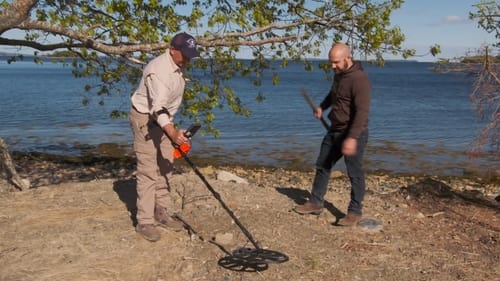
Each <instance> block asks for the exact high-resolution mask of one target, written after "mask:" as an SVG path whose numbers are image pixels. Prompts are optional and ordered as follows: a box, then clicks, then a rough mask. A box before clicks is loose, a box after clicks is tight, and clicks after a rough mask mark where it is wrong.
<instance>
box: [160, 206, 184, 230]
mask: <svg viewBox="0 0 500 281" xmlns="http://www.w3.org/2000/svg"><path fill="white" fill-rule="evenodd" d="M155 220H156V222H157V223H158V225H159V226H161V227H165V228H168V229H171V230H173V231H181V230H182V229H183V228H184V224H183V223H182V222H181V221H179V220H178V219H176V218H175V217H172V216H171V215H170V214H169V213H168V212H167V208H163V207H156V208H155Z"/></svg>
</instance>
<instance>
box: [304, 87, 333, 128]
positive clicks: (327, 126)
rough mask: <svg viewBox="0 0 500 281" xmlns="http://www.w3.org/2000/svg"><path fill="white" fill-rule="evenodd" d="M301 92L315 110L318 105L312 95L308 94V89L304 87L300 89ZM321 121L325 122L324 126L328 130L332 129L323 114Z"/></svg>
mask: <svg viewBox="0 0 500 281" xmlns="http://www.w3.org/2000/svg"><path fill="white" fill-rule="evenodd" d="M300 93H301V94H302V96H303V97H304V99H306V102H307V103H308V104H309V106H310V107H311V108H312V110H313V111H315V110H316V108H317V106H316V105H315V104H314V102H313V100H312V99H311V97H310V96H309V95H308V94H307V91H306V90H305V89H304V88H302V89H301V90H300ZM319 121H321V124H323V127H325V129H326V130H327V131H328V130H330V126H329V125H328V123H326V120H325V118H323V116H321V117H320V118H319Z"/></svg>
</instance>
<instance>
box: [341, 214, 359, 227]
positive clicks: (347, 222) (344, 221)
mask: <svg viewBox="0 0 500 281" xmlns="http://www.w3.org/2000/svg"><path fill="white" fill-rule="evenodd" d="M360 220H361V215H360V214H355V213H349V212H348V213H347V216H345V217H343V218H341V219H340V220H339V221H338V222H337V225H339V226H353V225H355V224H357V223H358V222H359V221H360Z"/></svg>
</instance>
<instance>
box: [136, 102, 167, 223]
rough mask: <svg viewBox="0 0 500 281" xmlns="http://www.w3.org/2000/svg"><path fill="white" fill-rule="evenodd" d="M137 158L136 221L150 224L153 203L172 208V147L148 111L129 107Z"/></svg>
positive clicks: (152, 216) (153, 207)
mask: <svg viewBox="0 0 500 281" xmlns="http://www.w3.org/2000/svg"><path fill="white" fill-rule="evenodd" d="M129 121H130V126H131V128H132V132H133V134H134V153H135V155H136V157H137V175H136V178H137V216H136V218H137V222H138V223H139V224H153V223H154V222H155V220H154V209H155V206H159V207H164V208H167V209H169V208H170V207H172V201H171V198H170V186H169V184H168V176H169V175H170V174H171V172H172V171H173V154H172V153H173V149H174V148H173V147H172V144H171V142H170V140H169V139H168V137H167V136H166V135H165V134H164V133H163V130H162V129H161V128H160V126H158V125H157V124H156V122H152V121H150V118H149V115H148V114H143V113H139V112H138V111H136V110H135V109H134V108H132V109H131V110H130V115H129Z"/></svg>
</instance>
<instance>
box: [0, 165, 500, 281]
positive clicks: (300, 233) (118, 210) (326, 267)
mask: <svg viewBox="0 0 500 281" xmlns="http://www.w3.org/2000/svg"><path fill="white" fill-rule="evenodd" d="M203 171H204V173H205V174H206V175H207V179H208V180H209V182H210V183H211V184H212V185H213V187H214V188H215V189H216V190H217V191H218V192H219V193H220V194H221V196H222V199H223V200H224V202H225V203H226V204H227V205H228V206H229V208H230V209H231V210H233V212H234V213H235V215H236V216H237V217H238V218H239V220H240V221H241V223H242V224H243V225H244V226H245V227H246V228H247V229H248V231H249V232H250V233H251V234H252V236H253V237H254V238H255V239H257V240H258V241H259V243H261V245H262V247H268V248H269V249H271V250H275V251H279V252H282V253H285V254H287V255H288V256H289V258H290V260H289V261H288V262H285V263H282V264H271V265H269V268H268V269H267V270H263V271H260V272H250V273H249V272H238V271H231V270H228V269H225V268H223V267H221V266H219V265H218V264H217V262H218V261H219V259H221V258H223V257H224V256H225V253H224V252H223V251H222V249H221V248H219V247H218V246H216V244H214V243H211V242H210V241H211V240H212V239H213V237H217V236H218V235H224V234H232V237H233V238H232V239H230V240H229V241H225V244H224V245H221V246H222V247H223V248H224V249H226V250H233V249H235V248H238V247H242V246H252V245H251V244H250V243H249V242H248V239H247V238H246V237H245V235H244V234H243V233H242V231H241V229H240V228H238V227H237V225H235V224H234V222H233V221H232V220H231V219H230V217H229V216H228V214H227V212H226V211H225V210H224V209H223V208H221V206H220V204H219V203H218V201H217V200H215V198H214V197H213V196H212V195H211V194H210V192H209V191H208V189H206V187H205V186H204V185H203V183H202V182H201V181H200V179H199V178H198V177H197V176H196V175H195V174H194V173H193V172H186V173H183V174H180V175H176V176H174V177H173V178H172V180H171V182H172V186H173V188H174V189H175V190H173V194H174V195H175V196H176V202H175V203H176V206H177V207H178V209H179V211H180V213H181V215H182V217H183V218H184V219H185V220H186V221H188V222H189V224H190V225H191V226H192V227H193V229H194V230H195V231H196V232H197V235H194V234H192V235H190V234H189V233H188V232H187V231H185V232H179V233H175V232H169V231H168V230H163V231H162V239H161V240H160V241H158V242H156V243H150V242H147V241H146V240H144V239H142V238H141V237H139V236H138V235H137V234H136V233H135V231H134V228H133V220H132V219H131V213H130V212H131V211H132V212H133V205H134V200H135V183H134V181H133V180H132V179H125V180H99V181H92V182H87V183H78V182H68V183H63V184H59V185H51V186H46V187H40V188H37V189H32V190H29V191H27V192H22V193H21V192H11V193H1V194H0V204H1V206H2V209H1V210H0V237H2V239H1V241H0V265H1V266H0V280H6V281H15V280H23V281H31V280H37V281H41V280H50V281H56V280H85V281H88V280H131V281H132V280H133V281H137V280H144V281H149V280H151V281H153V280H155V281H159V280H165V281H167V280H168V281H176V280H214V281H216V280H217V281H218V280H224V281H226V280H227V281H231V280H289V281H295V280H308V281H309V280H385V281H390V280H398V281H400V280H441V281H447V280H450V281H451V280H499V279H498V277H499V276H500V268H499V266H498V265H499V264H500V244H499V240H500V234H499V233H500V221H499V216H498V213H499V208H498V204H496V203H495V202H494V201H491V200H482V201H481V200H477V198H471V197H467V196H459V193H456V192H455V191H454V190H455V187H457V186H459V185H464V183H463V182H459V181H457V182H444V181H440V180H436V179H417V178H411V177H407V178H394V177H384V176H370V177H369V178H368V187H369V191H368V193H367V196H366V200H365V215H366V216H369V217H373V218H376V219H378V220H381V221H382V222H383V229H382V230H381V231H376V232H368V231H364V230H363V229H361V228H339V227H335V226H333V225H332V222H333V221H335V219H336V216H338V215H340V214H341V211H344V210H345V208H346V206H347V202H348V196H349V191H348V183H347V182H346V180H345V178H344V177H340V178H335V179H332V181H331V184H330V186H331V188H330V190H329V192H328V194H327V197H326V199H327V204H326V211H325V212H323V214H322V215H320V216H300V215H298V214H296V213H294V212H292V211H291V209H292V207H293V206H294V205H295V204H296V203H301V202H303V200H304V199H305V198H306V197H307V195H308V190H309V185H310V181H311V179H312V174H311V173H299V172H287V171H282V170H276V171H265V170H262V171H247V170H238V169H236V170H233V172H234V173H236V174H238V175H240V176H242V177H245V178H247V179H248V180H249V182H250V184H248V185H245V184H236V183H230V182H222V181H219V180H216V179H215V178H214V177H213V176H212V172H213V170H211V169H205V170H203ZM465 185H467V186H473V185H474V183H473V182H468V183H465ZM446 188H449V190H448V189H446ZM462 189H463V188H462ZM490 189H491V190H492V191H491V192H498V191H500V188H499V187H498V186H490ZM495 204H496V205H495ZM132 217H133V216H132ZM215 242H217V241H215Z"/></svg>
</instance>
